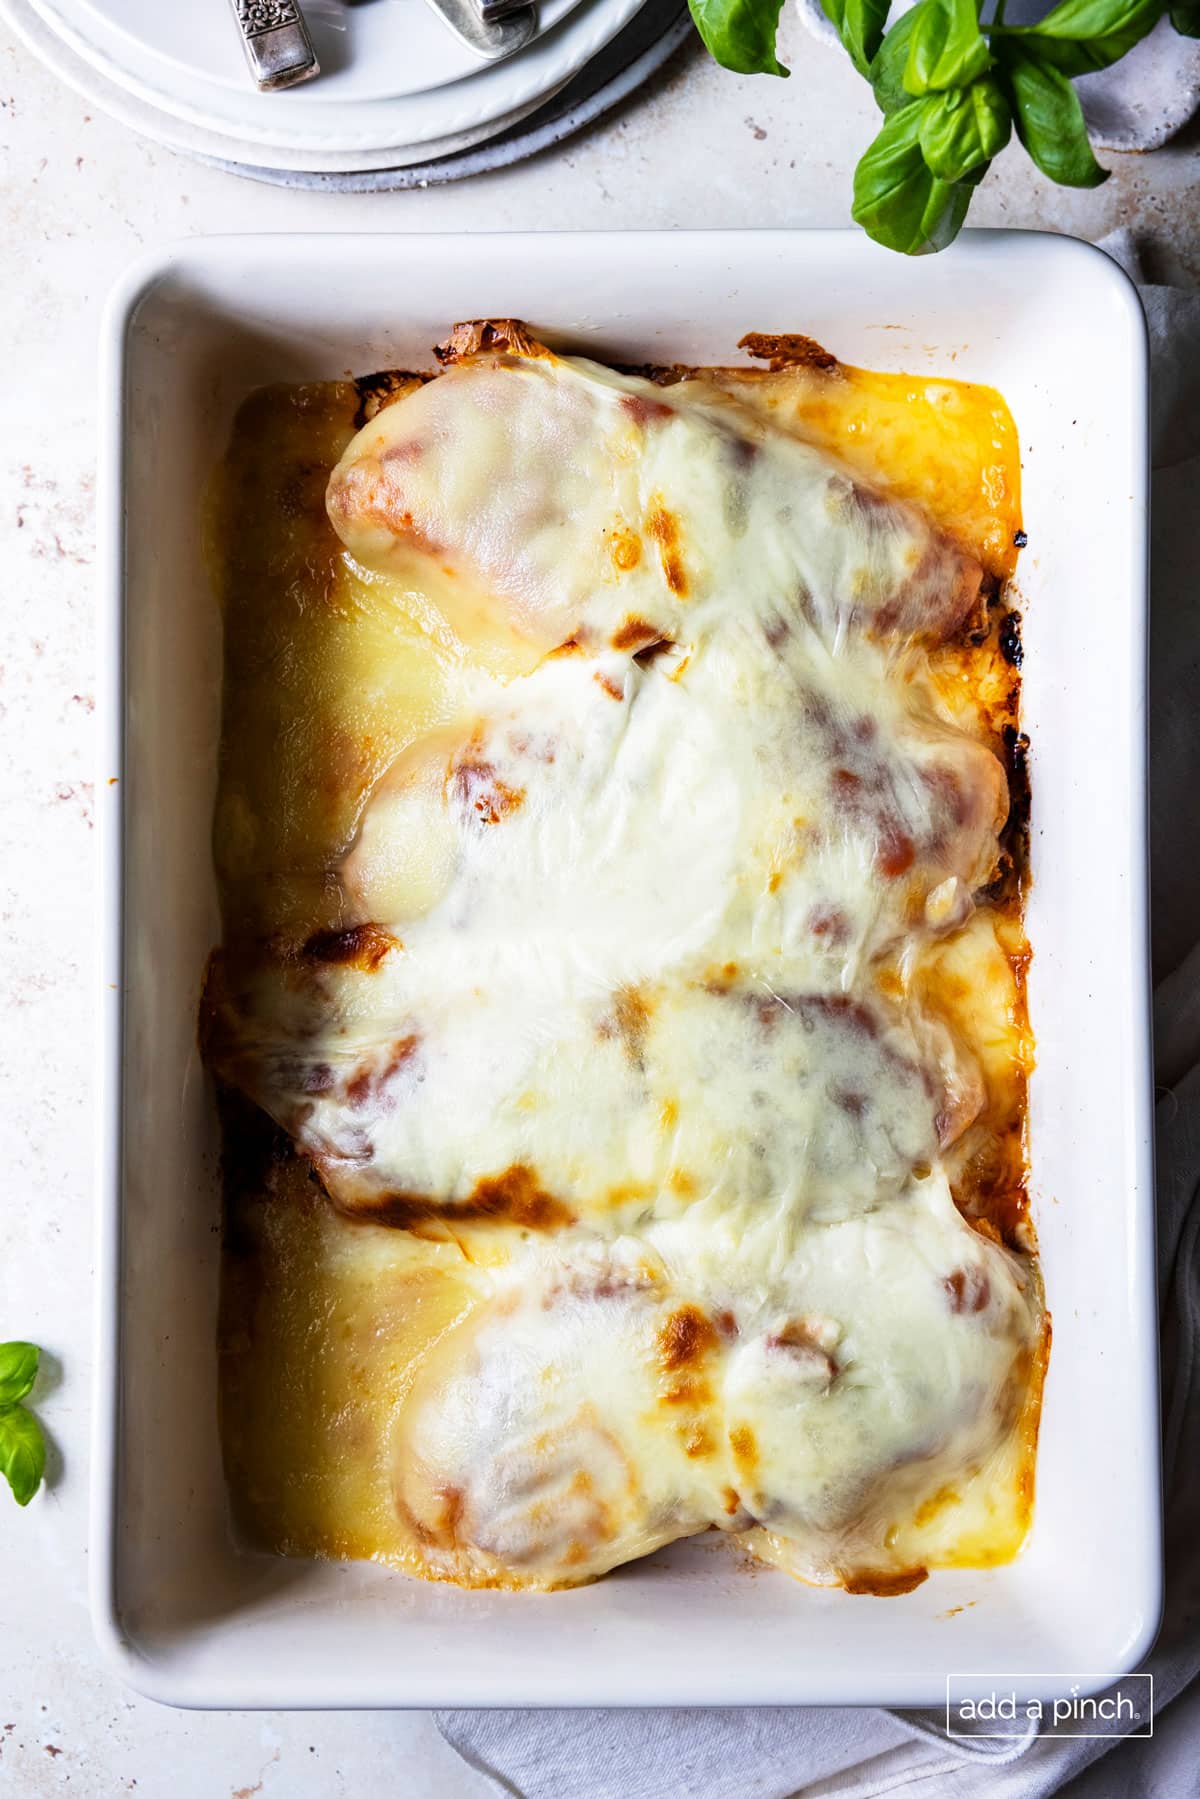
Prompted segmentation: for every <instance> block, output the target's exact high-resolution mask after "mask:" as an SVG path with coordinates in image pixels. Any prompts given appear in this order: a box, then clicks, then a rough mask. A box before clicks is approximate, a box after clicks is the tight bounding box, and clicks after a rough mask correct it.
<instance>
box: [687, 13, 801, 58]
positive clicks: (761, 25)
mask: <svg viewBox="0 0 1200 1799" xmlns="http://www.w3.org/2000/svg"><path fill="white" fill-rule="evenodd" d="M688 5H689V7H690V8H691V13H692V18H693V20H694V21H695V25H696V30H697V31H698V32H699V33H700V36H701V37H702V38H703V39H704V42H705V46H706V47H707V49H708V52H709V54H710V56H712V57H713V59H714V60H715V61H716V62H719V63H720V65H721V67H722V68H723V69H732V70H733V71H734V73H735V74H738V75H787V74H790V73H791V71H790V70H788V69H785V68H784V66H783V64H782V63H781V62H780V61H779V58H778V57H777V56H776V54H775V35H776V33H777V31H778V30H779V14H780V11H781V9H782V6H783V0H688Z"/></svg>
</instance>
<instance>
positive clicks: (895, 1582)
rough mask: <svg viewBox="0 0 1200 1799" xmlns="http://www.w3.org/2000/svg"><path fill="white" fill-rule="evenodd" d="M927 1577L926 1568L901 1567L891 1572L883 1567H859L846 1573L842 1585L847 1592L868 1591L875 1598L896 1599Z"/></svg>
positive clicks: (927, 1571)
mask: <svg viewBox="0 0 1200 1799" xmlns="http://www.w3.org/2000/svg"><path fill="white" fill-rule="evenodd" d="M928 1579H929V1570H928V1569H927V1568H903V1569H901V1570H900V1571H899V1572H897V1573H893V1572H891V1571H890V1570H888V1569H883V1568H875V1569H871V1568H860V1569H858V1570H857V1571H856V1572H855V1573H854V1574H847V1575H846V1577H845V1579H844V1580H843V1581H842V1585H843V1587H844V1588H845V1590H846V1592H847V1593H869V1594H872V1595H873V1596H874V1597H875V1598H876V1599H898V1598H899V1597H900V1595H901V1594H902V1593H911V1592H912V1591H913V1589H914V1587H919V1586H920V1585H921V1584H922V1582H923V1581H926V1580H928Z"/></svg>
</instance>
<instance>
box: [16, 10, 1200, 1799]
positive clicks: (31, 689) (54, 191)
mask: <svg viewBox="0 0 1200 1799" xmlns="http://www.w3.org/2000/svg"><path fill="white" fill-rule="evenodd" d="M784 46H785V60H787V61H789V62H790V63H791V64H792V67H793V69H794V74H793V77H792V79H791V81H790V82H786V83H783V82H775V81H769V80H767V79H759V80H757V81H755V80H739V79H737V78H735V77H732V76H730V75H727V74H724V73H722V72H720V71H718V70H716V69H715V68H713V67H711V66H710V65H708V64H707V62H706V61H705V59H704V57H703V55H702V54H701V53H699V52H698V51H696V52H693V51H687V52H685V53H684V54H683V55H682V56H681V57H679V58H678V59H676V61H675V62H674V64H673V65H672V66H671V67H670V68H669V69H668V71H667V72H666V75H665V78H663V79H661V80H659V81H658V82H657V83H656V84H655V85H654V86H653V88H652V90H651V91H649V92H648V93H647V94H645V95H644V96H643V97H642V98H641V99H640V100H639V101H638V102H637V103H635V104H634V105H632V106H630V107H627V108H625V109H624V110H623V111H621V112H619V113H618V114H617V115H616V116H615V117H614V118H612V119H611V120H610V121H608V122H607V123H605V124H603V125H602V126H601V127H600V128H599V129H596V130H594V131H592V132H591V133H590V134H589V135H587V136H585V137H583V138H580V139H576V140H574V141H572V142H570V143H568V144H567V145H565V146H564V147H563V148H562V149H561V150H559V151H556V152H551V153H550V154H548V155H546V156H543V157H541V158H539V159H538V160H536V161H534V162H532V163H529V164H526V165H525V166H523V167H519V168H516V169H514V170H511V171H508V172H506V173H502V174H498V175H493V176H489V177H486V178H483V179H481V180H478V181H475V182H472V183H469V184H466V185H462V186H457V187H451V188H441V189H436V190H428V191H416V192H412V193H407V194H391V195H379V196H364V197H351V196H325V195H314V194H304V193H294V192H283V191H280V190H278V189H273V188H265V187H256V186H254V185H252V184H250V183H248V182H241V181H238V180H236V179H234V178H233V177H230V176H227V175H223V174H221V173H218V172H217V171H214V170H210V169H206V168H202V167H198V166H196V165H193V164H191V163H189V162H186V161H184V160H182V159H180V158H179V157H177V156H175V155H174V154H172V153H171V152H169V151H166V150H161V149H158V148H156V147H154V146H153V145H150V144H148V143H145V142H142V141H141V140H139V139H137V138H134V137H132V136H130V135H129V134H128V133H127V132H126V131H125V130H124V129H122V128H121V127H119V126H118V125H116V124H113V123H112V122H111V121H109V120H108V119H107V118H105V117H104V116H103V115H101V114H99V113H97V112H96V111H95V109H94V108H91V107H89V106H88V105H87V104H86V103H85V102H83V101H81V100H80V99H79V98H78V97H77V96H76V95H74V94H73V93H71V92H69V91H67V90H66V89H64V88H60V87H59V86H58V85H57V83H56V82H55V81H54V80H53V79H52V78H51V77H50V76H49V75H48V74H46V73H45V72H44V71H43V70H42V69H41V68H40V67H39V66H38V65H37V64H36V63H35V62H34V61H33V59H32V58H31V57H30V56H29V55H28V54H27V53H26V52H24V51H23V50H20V49H18V48H15V47H13V46H12V44H11V43H9V42H8V41H6V40H4V39H3V38H0V146H2V149H0V154H2V155H3V159H4V168H5V179H4V186H3V194H2V217H3V239H2V242H0V270H2V271H3V273H2V274H0V318H2V320H3V344H4V383H3V387H4V391H5V401H4V408H3V419H4V425H3V438H2V447H3V464H2V470H0V1117H2V1120H3V1132H4V1138H3V1140H4V1143H5V1148H6V1157H7V1161H6V1166H7V1169H8V1173H7V1175H6V1177H5V1188H4V1193H3V1198H2V1200H0V1338H5V1337H29V1338H32V1339H33V1340H35V1341H37V1342H39V1343H41V1344H43V1345H45V1346H46V1348H47V1350H48V1351H49V1352H50V1357H49V1361H50V1366H49V1367H48V1368H47V1370H46V1372H45V1374H44V1375H43V1377H42V1380H41V1382H40V1384H39V1390H38V1394H37V1399H38V1403H39V1410H40V1413H41V1416H42V1418H43V1419H44V1421H45V1424H46V1426H47V1429H48V1432H49V1435H50V1437H51V1440H52V1442H51V1461H50V1476H51V1478H50V1482H49V1485H48V1487H47V1488H46V1489H45V1490H44V1491H43V1492H42V1493H41V1494H39V1495H38V1497H37V1498H36V1499H35V1500H34V1502H33V1504H32V1505H31V1506H30V1508H29V1510H28V1511H27V1512H25V1513H21V1512H18V1510H17V1509H16V1507H15V1506H14V1505H12V1503H11V1502H10V1500H9V1498H8V1495H7V1492H5V1491H0V1591H2V1592H3V1594H4V1605H3V1621H2V1626H0V1792H11V1793H14V1794H20V1795H21V1796H22V1799H40V1796H42V1795H47V1794H51V1793H59V1792H60V1791H63V1790H68V1791H72V1792H75V1793H82V1794H85V1795H88V1796H89V1799H91V1796H93V1795H94V1796H95V1799H101V1796H103V1799H110V1796H112V1795H116V1794H120V1793H125V1792H133V1793H136V1794H137V1795H138V1799H214V1796H216V1799H225V1796H226V1795H228V1796H229V1799H252V1796H254V1799H256V1796H258V1795H261V1796H262V1799H337V1796H339V1795H342V1794H347V1795H349V1794H351V1793H353V1794H356V1795H357V1794H359V1793H362V1792H371V1791H378V1792H389V1791H394V1792H400V1793H403V1794H404V1795H405V1799H424V1796H426V1795H430V1796H432V1795H435V1794H436V1795H438V1799H459V1795H464V1796H465V1795H478V1794H481V1793H482V1792H483V1791H484V1790H485V1788H484V1783H483V1782H482V1781H481V1780H480V1779H479V1777H478V1776H476V1775H475V1774H473V1773H472V1772H471V1771H470V1770H468V1769H467V1768H466V1767H465V1766H464V1764H462V1763H461V1762H459V1761H458V1759H457V1757H456V1756H454V1754H453V1753H452V1752H451V1751H450V1750H449V1749H448V1748H447V1747H446V1746H445V1745H444V1744H443V1743H442V1740H441V1738H440V1737H439V1736H438V1734H437V1731H436V1729H435V1728H434V1725H433V1722H432V1719H431V1718H429V1717H428V1716H427V1715H422V1714H419V1713H394V1714H386V1713H362V1714H312V1715H304V1714H295V1715H287V1714H275V1715H265V1714H264V1715H255V1714H249V1715H236V1714H187V1713H176V1712H171V1711H167V1710H165V1709H161V1708H159V1707H157V1706H155V1705H153V1704H151V1703H149V1702H148V1701H144V1700H140V1699H136V1698H135V1697H134V1696H133V1695H132V1694H130V1693H127V1692H126V1691H125V1690H123V1689H122V1688H121V1687H120V1686H119V1685H118V1684H117V1682H116V1681H115V1680H114V1679H113V1678H112V1677H111V1675H110V1674H109V1673H108V1672H107V1671H106V1670H105V1669H104V1668H102V1667H101V1665H100V1663H99V1660H98V1657H97V1655H96V1652H95V1650H94V1648H93V1644H92V1638H91V1631H90V1626H89V1623H88V1616H87V1608H86V1560H87V1556H86V1525H87V1517H86V1513H87V1480H86V1473H87V1440H88V1438H87V1431H88V1414H89V1377H90V1359H91V1358H90V1326H91V1290H90V1273H91V1251H90V1245H91V1204H90V1134H91V1110H90V1092H89V1082H90V1074H91V1065H92V1050H91V984H92V980H93V970H92V957H91V938H92V932H93V913H94V902H93V897H92V786H91V781H92V711H93V697H92V694H93V631H92V591H91V579H92V574H91V571H92V562H93V518H92V511H93V508H92V499H93V468H94V456H95V431H96V379H95V361H96V342H95V338H96V324H97V320H98V316H99V312H100V308H101V305H102V302H103V299H104V296H105V294H106V293H107V291H108V288H109V286H110V285H111V283H112V281H113V280H114V278H115V277H116V275H117V274H118V272H119V271H120V270H121V268H122V267H123V266H124V265H125V263H126V262H128V261H129V259H130V258H131V257H132V256H133V255H134V254H135V253H136V252H137V251H138V250H139V249H140V248H141V247H142V246H144V245H148V244H156V243H161V242H162V241H164V240H166V239H169V238H171V237H176V236H181V235H189V234H191V233H195V232H207V231H262V230H276V231H283V230H297V229H298V230H334V231H335V230H362V231H403V230H414V231H420V230H433V229H442V230H445V229H450V230H455V229H457V230H463V231H470V230H474V229H488V230H502V229H506V228H509V227H512V228H530V227H532V228H544V229H553V228H565V227H572V226H574V227H587V226H592V227H625V226H664V225H711V226H730V225H797V226H804V225H831V224H841V223H844V222H845V221H846V219H847V214H848V205H849V199H848V193H849V180H850V171H851V169H852V167H853V163H854V160H855V158H856V156H857V154H858V152H859V150H860V149H861V147H862V146H863V145H864V144H865V142H866V141H867V138H868V136H869V134H870V132H871V130H872V129H873V127H872V118H873V109H872V105H871V101H870V97H869V95H868V93H867V90H866V88H865V86H864V84H863V83H862V82H861V81H860V80H859V78H858V77H857V76H856V75H854V74H853V72H852V70H851V69H850V67H849V65H848V63H846V62H845V61H844V60H843V59H841V58H840V57H839V56H837V55H836V54H835V53H834V52H833V51H831V50H827V49H825V48H824V47H823V46H821V45H818V44H816V43H814V42H813V41H811V40H810V39H809V38H808V37H807V36H806V35H805V34H804V32H803V31H802V30H801V29H800V27H799V25H798V24H797V23H796V21H795V20H789V21H787V22H785V26H784ZM1106 160H1107V161H1110V162H1111V163H1112V165H1113V168H1114V174H1113V178H1112V179H1111V180H1110V181H1109V182H1108V184H1107V185H1106V186H1104V187H1102V188H1099V189H1097V190H1095V191H1092V192H1075V193H1066V192H1064V191H1063V190H1061V189H1055V188H1052V187H1049V186H1048V185H1047V184H1046V183H1045V182H1044V181H1042V180H1041V178H1040V177H1039V176H1037V174H1036V173H1035V171H1034V170H1033V169H1032V167H1031V166H1030V165H1029V164H1028V163H1027V162H1026V161H1025V159H1024V158H1023V157H1022V156H1021V154H1020V153H1019V152H1017V151H1013V152H1010V153H1009V154H1008V155H1006V157H1005V158H1004V161H1003V171H1004V186H1003V189H1001V188H1000V187H999V185H998V182H997V176H996V174H995V173H993V174H992V176H991V177H989V179H988V181H987V182H985V184H984V186H983V188H982V189H981V190H980V194H979V197H978V199H977V201H976V204H975V207H974V209H973V222H976V223H979V224H985V225H987V224H990V225H995V224H1020V225H1036V226H1044V227H1049V228H1052V229H1059V230H1066V231H1071V232H1074V233H1075V234H1077V235H1079V236H1084V237H1091V238H1095V237H1099V236H1100V235H1101V234H1102V233H1104V232H1105V231H1108V230H1110V229H1111V228H1112V227H1113V226H1114V225H1117V224H1126V225H1129V226H1131V227H1133V228H1134V230H1135V231H1137V232H1138V233H1139V234H1140V235H1142V236H1143V238H1144V241H1145V243H1146V245H1147V248H1148V258H1147V260H1148V265H1149V270H1150V273H1151V274H1152V276H1153V278H1155V279H1158V280H1176V281H1182V282H1184V283H1186V284H1189V285H1194V284H1196V283H1197V282H1200V206H1198V205H1197V203H1196V193H1197V182H1198V179H1200V130H1198V129H1197V128H1196V126H1195V125H1193V126H1192V127H1191V128H1189V130H1188V131H1187V132H1186V133H1185V134H1184V137H1183V138H1182V139H1181V140H1178V141H1177V142H1176V143H1174V144H1172V145H1170V146H1168V147H1167V148H1166V149H1164V150H1161V151H1158V152H1156V153H1155V154H1153V155H1151V156H1108V157H1106ZM802 322H803V321H798V323H802Z"/></svg>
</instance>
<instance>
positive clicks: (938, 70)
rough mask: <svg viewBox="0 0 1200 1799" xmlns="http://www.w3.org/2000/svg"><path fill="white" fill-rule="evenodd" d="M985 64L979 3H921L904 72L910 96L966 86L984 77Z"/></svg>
mask: <svg viewBox="0 0 1200 1799" xmlns="http://www.w3.org/2000/svg"><path fill="white" fill-rule="evenodd" d="M988 61H989V57H988V47H987V43H986V42H985V40H984V37H983V34H982V32H981V31H980V29H979V6H978V0H921V4H920V6H919V7H918V8H917V17H916V22H915V24H914V25H913V29H912V37H911V38H910V40H909V46H908V62H907V64H906V66H905V70H904V85H905V87H906V88H907V89H908V91H909V93H910V94H929V93H935V92H937V91H939V90H940V89H942V88H948V87H965V86H966V84H967V82H968V81H974V79H975V77H976V76H977V75H982V74H983V72H984V70H985V69H986V68H987V66H988Z"/></svg>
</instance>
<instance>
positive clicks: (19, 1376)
mask: <svg viewBox="0 0 1200 1799" xmlns="http://www.w3.org/2000/svg"><path fill="white" fill-rule="evenodd" d="M39 1354H40V1351H39V1349H38V1347H37V1344H36V1343H0V1406H6V1405H16V1403H17V1401H18V1399H24V1397H25V1395H26V1393H28V1391H29V1389H30V1387H32V1385H33V1383H34V1379H35V1377H36V1375H37V1370H38V1356H39Z"/></svg>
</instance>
